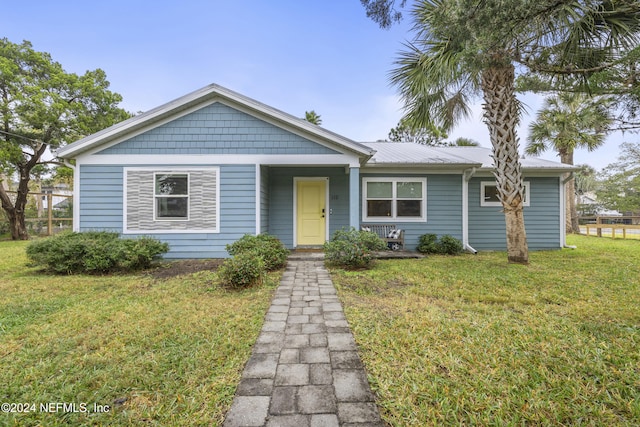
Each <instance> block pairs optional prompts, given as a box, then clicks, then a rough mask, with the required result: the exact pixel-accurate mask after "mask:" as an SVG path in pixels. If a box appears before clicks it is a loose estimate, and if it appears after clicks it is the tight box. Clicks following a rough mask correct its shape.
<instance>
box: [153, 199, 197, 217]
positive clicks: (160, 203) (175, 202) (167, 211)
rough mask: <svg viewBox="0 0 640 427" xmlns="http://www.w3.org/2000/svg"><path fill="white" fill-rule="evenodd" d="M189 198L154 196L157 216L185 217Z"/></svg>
mask: <svg viewBox="0 0 640 427" xmlns="http://www.w3.org/2000/svg"><path fill="white" fill-rule="evenodd" d="M188 212H189V199H188V198H187V197H156V217H157V218H185V219H186V218H187V215H188Z"/></svg>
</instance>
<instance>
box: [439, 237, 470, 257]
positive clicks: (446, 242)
mask: <svg viewBox="0 0 640 427" xmlns="http://www.w3.org/2000/svg"><path fill="white" fill-rule="evenodd" d="M438 249H439V250H440V253H441V254H443V255H458V254H460V253H462V251H463V250H464V247H463V246H462V242H461V241H460V240H458V239H456V238H455V237H453V236H450V235H448V234H445V235H444V236H442V237H441V238H440V241H439V242H438Z"/></svg>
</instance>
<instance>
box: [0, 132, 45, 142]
mask: <svg viewBox="0 0 640 427" xmlns="http://www.w3.org/2000/svg"><path fill="white" fill-rule="evenodd" d="M0 133H3V134H5V135H9V136H15V137H16V138H22V139H25V140H27V141H31V142H37V143H38V144H45V145H47V143H46V142H42V141H38V140H37V139H33V138H27V137H26V136H22V135H18V134H17V133H11V132H5V131H3V130H0Z"/></svg>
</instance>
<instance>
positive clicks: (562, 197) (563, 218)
mask: <svg viewBox="0 0 640 427" xmlns="http://www.w3.org/2000/svg"><path fill="white" fill-rule="evenodd" d="M574 176H575V172H569V175H568V176H567V177H566V178H565V179H564V180H563V181H562V183H561V184H560V188H561V189H562V191H561V192H560V202H561V206H562V207H563V209H561V213H560V221H561V223H562V224H564V233H563V234H562V247H563V248H566V249H578V247H577V246H574V245H567V221H566V212H565V211H566V210H567V202H566V200H567V195H566V194H565V193H566V191H567V190H566V184H567V182H569V181H571V180H572V179H573V178H574Z"/></svg>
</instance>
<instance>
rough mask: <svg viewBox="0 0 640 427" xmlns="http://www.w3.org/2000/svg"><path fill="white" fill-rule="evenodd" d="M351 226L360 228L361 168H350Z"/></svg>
mask: <svg viewBox="0 0 640 427" xmlns="http://www.w3.org/2000/svg"><path fill="white" fill-rule="evenodd" d="M349 226H350V227H355V228H356V230H359V229H360V168H355V167H350V168H349Z"/></svg>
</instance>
